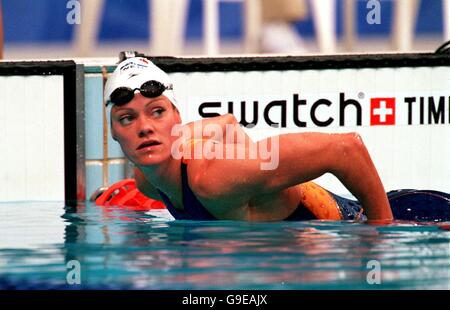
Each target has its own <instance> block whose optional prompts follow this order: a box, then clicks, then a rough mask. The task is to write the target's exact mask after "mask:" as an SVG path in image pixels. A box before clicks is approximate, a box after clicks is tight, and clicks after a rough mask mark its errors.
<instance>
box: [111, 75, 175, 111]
mask: <svg viewBox="0 0 450 310" xmlns="http://www.w3.org/2000/svg"><path fill="white" fill-rule="evenodd" d="M167 89H173V86H172V85H169V86H165V85H164V84H163V83H161V82H158V81H155V80H151V81H147V82H145V83H144V84H142V85H141V87H140V88H135V89H132V88H129V87H124V86H122V87H118V88H116V89H115V90H114V91H113V92H112V93H111V95H110V96H109V100H108V101H107V102H106V105H108V104H109V103H112V104H114V105H117V106H122V105H124V104H127V103H128V102H130V101H131V100H133V98H134V92H135V91H136V90H138V91H139V92H140V93H141V95H142V96H144V97H147V98H156V97H159V96H161V95H162V93H163V92H164V91H165V90H167Z"/></svg>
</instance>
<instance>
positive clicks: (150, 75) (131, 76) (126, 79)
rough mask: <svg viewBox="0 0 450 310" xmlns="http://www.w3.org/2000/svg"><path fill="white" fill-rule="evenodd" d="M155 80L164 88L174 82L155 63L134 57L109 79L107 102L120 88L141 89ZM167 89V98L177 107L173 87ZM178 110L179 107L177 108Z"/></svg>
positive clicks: (106, 87)
mask: <svg viewBox="0 0 450 310" xmlns="http://www.w3.org/2000/svg"><path fill="white" fill-rule="evenodd" d="M151 80H155V81H158V82H160V83H162V84H164V86H167V87H168V86H171V85H173V84H172V81H171V79H170V77H169V75H168V74H167V73H165V72H164V71H162V70H161V69H160V68H158V67H157V66H156V65H155V64H154V63H153V62H151V61H150V60H148V59H146V58H143V57H133V58H129V59H126V60H124V61H122V62H121V63H120V64H119V65H118V66H117V68H116V70H114V72H113V73H112V75H111V76H110V77H109V78H108V80H107V82H106V85H105V100H106V102H108V101H109V100H110V96H111V94H112V92H113V91H114V90H115V89H116V88H118V87H129V88H131V89H135V88H140V87H141V85H142V84H144V83H145V82H147V81H151ZM170 88H171V89H166V90H165V91H164V92H163V95H164V96H166V97H167V98H168V99H169V100H170V101H171V102H172V103H173V104H174V105H175V107H177V101H176V99H175V93H174V91H173V87H170ZM177 108H178V107H177Z"/></svg>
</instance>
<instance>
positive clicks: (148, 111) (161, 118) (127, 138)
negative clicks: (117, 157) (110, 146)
mask: <svg viewBox="0 0 450 310" xmlns="http://www.w3.org/2000/svg"><path fill="white" fill-rule="evenodd" d="M179 123H181V119H180V115H179V113H178V111H177V110H176V109H175V108H174V107H173V105H172V103H171V102H170V100H169V99H167V98H166V97H165V96H159V97H156V98H146V97H144V96H142V95H141V94H139V93H137V94H135V96H134V98H133V100H131V101H130V102H129V103H127V104H125V105H123V106H120V107H118V106H113V107H112V109H111V132H112V135H113V138H114V139H115V140H117V142H119V144H120V146H121V148H122V151H123V152H124V154H125V156H126V157H127V158H128V159H129V160H131V161H132V162H133V163H135V164H137V165H139V166H148V165H155V164H159V163H161V162H162V161H164V160H167V159H168V158H169V157H171V152H170V150H171V146H172V143H173V142H174V141H175V140H176V139H177V138H178V137H176V136H172V135H171V131H172V127H173V126H174V125H175V124H179Z"/></svg>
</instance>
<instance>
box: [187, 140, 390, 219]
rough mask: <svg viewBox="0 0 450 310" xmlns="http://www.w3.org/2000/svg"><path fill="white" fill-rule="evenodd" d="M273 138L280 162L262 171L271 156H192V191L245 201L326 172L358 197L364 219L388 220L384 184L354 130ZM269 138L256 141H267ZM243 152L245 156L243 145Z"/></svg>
mask: <svg viewBox="0 0 450 310" xmlns="http://www.w3.org/2000/svg"><path fill="white" fill-rule="evenodd" d="M278 137H279V148H274V151H275V150H276V149H278V150H279V160H278V163H279V164H278V165H277V166H276V168H275V169H273V170H262V169H261V164H262V163H264V162H265V163H266V164H267V163H268V162H269V161H270V160H266V161H264V160H262V159H260V158H259V159H253V160H251V159H213V160H206V159H203V160H198V161H193V163H192V164H193V165H192V166H193V167H192V168H193V169H195V167H197V168H198V171H199V172H198V173H195V174H193V175H192V177H193V179H192V183H193V185H194V186H195V188H196V193H197V194H198V195H199V196H201V197H203V198H204V199H217V200H219V201H220V200H222V201H227V200H229V201H235V202H244V201H249V200H250V199H251V198H252V197H255V196H256V195H258V194H260V193H265V194H267V193H273V192H277V191H281V190H283V189H285V188H288V187H290V186H294V185H297V184H300V183H304V182H306V181H310V180H313V179H315V178H317V177H320V176H321V175H323V174H325V173H328V172H329V173H332V174H334V175H335V176H336V177H337V178H338V179H339V180H340V181H341V182H342V183H343V184H344V185H345V186H346V187H347V188H348V189H349V190H350V192H351V193H352V194H353V195H354V196H355V197H356V198H357V199H358V200H359V201H360V202H361V204H362V206H363V208H364V210H365V212H366V214H367V217H368V219H369V220H391V219H392V212H391V209H390V206H389V202H388V199H387V196H386V193H385V191H384V188H383V185H382V183H381V180H380V178H379V176H378V173H377V170H376V168H375V166H374V164H373V162H372V160H371V158H370V155H369V153H368V151H367V149H366V147H365V146H364V143H363V142H362V140H361V138H360V137H359V135H357V134H322V133H300V134H285V135H280V136H278ZM270 139H271V138H268V139H266V141H264V140H263V141H260V142H258V143H257V145H258V146H260V145H261V143H266V145H271V142H269V141H271V140H270ZM272 142H273V141H272ZM234 147H236V148H242V147H246V146H242V145H236V146H234ZM245 151H246V152H247V155H248V149H246V150H245ZM272 154H274V153H272ZM273 157H275V156H273ZM246 158H249V157H248V156H246ZM224 172H226V173H224ZM228 205H231V204H228ZM236 205H239V203H236Z"/></svg>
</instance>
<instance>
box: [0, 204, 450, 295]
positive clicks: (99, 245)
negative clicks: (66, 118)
mask: <svg viewBox="0 0 450 310" xmlns="http://www.w3.org/2000/svg"><path fill="white" fill-rule="evenodd" d="M442 228H443V227H440V226H438V225H437V224H426V225H425V224H422V225H417V224H414V223H396V224H393V225H389V226H371V225H367V224H361V223H353V222H330V221H305V222H275V223H249V222H237V221H210V222H208V221H174V220H173V219H172V218H171V217H170V215H169V214H168V213H167V211H165V210H163V211H154V212H148V213H144V212H135V211H132V210H124V209H120V208H115V207H109V208H103V207H98V206H95V205H93V204H91V203H85V204H80V205H79V206H78V207H77V208H73V207H64V205H63V204H61V203H53V202H52V203H42V202H41V203H38V202H24V203H2V204H0V289H449V288H450V231H448V230H444V229H442ZM74 261H75V262H77V263H79V266H75V265H73V262H74ZM74 266H75V267H74ZM68 279H69V282H70V283H72V284H69V282H68ZM70 279H72V281H70ZM73 279H77V281H75V283H74V281H73ZM78 282H80V284H77V283H78Z"/></svg>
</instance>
